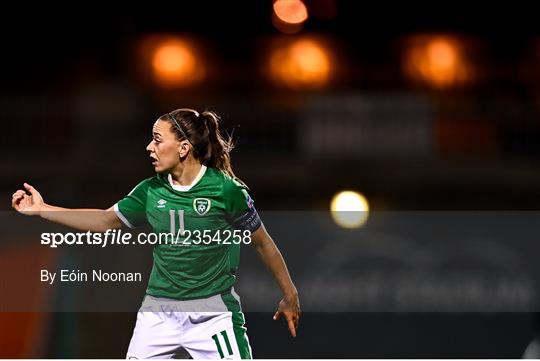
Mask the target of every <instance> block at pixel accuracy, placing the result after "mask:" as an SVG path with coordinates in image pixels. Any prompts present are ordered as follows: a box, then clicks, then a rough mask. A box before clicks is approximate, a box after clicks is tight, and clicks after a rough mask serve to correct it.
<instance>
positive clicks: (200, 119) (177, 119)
mask: <svg viewBox="0 0 540 361" xmlns="http://www.w3.org/2000/svg"><path fill="white" fill-rule="evenodd" d="M159 120H162V121H166V122H169V123H171V129H172V130H173V131H174V133H175V134H176V137H177V138H178V139H179V140H184V139H186V140H187V141H188V142H190V143H191V145H192V146H193V156H194V157H195V158H196V159H198V160H199V161H200V162H201V164H204V165H206V166H208V167H214V168H217V169H219V170H221V171H222V172H224V173H225V174H227V175H229V176H230V177H232V178H236V177H235V175H234V172H233V170H232V166H231V157H230V155H229V153H230V151H231V150H232V149H233V147H234V145H233V141H232V137H230V136H229V137H228V138H225V137H224V136H223V135H222V134H221V131H220V129H219V122H220V118H219V116H218V115H217V114H216V113H214V112H211V111H204V112H202V113H199V112H197V111H196V110H193V109H187V108H185V109H176V110H173V111H172V112H170V113H167V114H164V115H162V116H161V117H160V118H159Z"/></svg>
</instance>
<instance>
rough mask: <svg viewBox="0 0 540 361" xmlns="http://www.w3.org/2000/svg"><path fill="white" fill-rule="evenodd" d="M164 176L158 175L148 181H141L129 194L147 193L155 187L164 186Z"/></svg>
mask: <svg viewBox="0 0 540 361" xmlns="http://www.w3.org/2000/svg"><path fill="white" fill-rule="evenodd" d="M163 182H164V180H163V176H162V175H161V174H156V175H155V176H153V177H148V178H146V179H143V180H142V181H140V182H139V183H138V184H137V185H136V186H135V187H134V188H133V189H132V190H131V192H129V194H131V193H133V192H140V191H146V190H148V189H149V188H154V187H160V186H162V185H163Z"/></svg>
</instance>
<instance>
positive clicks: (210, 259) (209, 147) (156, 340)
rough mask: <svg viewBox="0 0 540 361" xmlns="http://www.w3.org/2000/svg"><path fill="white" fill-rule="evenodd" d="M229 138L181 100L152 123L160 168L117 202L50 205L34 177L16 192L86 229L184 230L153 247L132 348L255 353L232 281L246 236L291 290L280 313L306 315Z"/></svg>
mask: <svg viewBox="0 0 540 361" xmlns="http://www.w3.org/2000/svg"><path fill="white" fill-rule="evenodd" d="M231 148H232V145H231V142H230V140H226V139H224V137H223V136H222V135H221V132H220V130H219V118H218V116H217V115H216V114H215V113H213V112H209V111H205V112H203V113H201V114H199V113H198V112H197V111H195V110H192V109H178V110H175V111H173V112H171V113H168V114H165V115H163V116H161V117H160V118H159V119H158V120H157V121H156V122H155V123H154V126H153V129H152V141H151V142H150V143H149V144H148V146H147V147H146V150H147V151H148V152H149V155H150V158H151V160H152V164H153V166H154V169H155V171H156V173H157V174H156V175H155V176H154V177H152V178H148V179H146V180H144V181H142V182H141V183H139V184H138V185H137V186H136V187H135V188H134V189H133V190H132V191H131V192H130V193H129V194H128V195H127V196H126V197H125V198H123V199H122V200H120V201H119V202H118V203H116V204H115V205H114V206H112V207H111V208H109V209H107V210H97V209H94V210H91V209H66V208H60V207H55V206H51V205H48V204H46V203H45V202H44V201H43V198H42V197H41V195H40V194H39V192H38V191H37V190H36V189H35V188H34V187H32V186H31V185H29V184H27V183H25V184H24V187H25V189H26V191H25V190H18V191H16V192H15V193H14V194H13V199H12V206H13V208H15V209H16V210H17V211H19V212H21V213H23V214H27V215H39V216H41V217H43V218H45V219H48V220H50V221H53V222H56V223H60V224H63V225H66V226H69V227H72V228H76V229H79V230H82V231H88V230H90V231H94V232H104V231H106V230H107V229H116V228H120V227H122V226H123V225H125V226H127V227H130V228H133V227H138V226H142V225H145V224H146V225H150V226H151V227H152V229H153V231H154V232H157V233H161V234H163V233H170V234H174V235H180V236H181V237H180V238H176V242H168V243H165V244H158V245H156V246H155V247H154V251H153V258H154V262H153V267H152V272H151V274H150V279H149V282H148V287H147V290H146V296H145V298H144V300H143V303H142V306H141V308H140V310H139V312H138V315H137V323H136V325H135V329H134V332H133V336H132V339H131V342H130V345H129V348H128V352H127V357H128V358H172V357H175V356H179V355H180V353H184V355H185V352H187V353H189V355H190V356H191V357H193V358H251V357H252V355H251V347H250V346H249V341H248V338H247V335H246V328H245V327H244V316H243V313H242V310H241V307H240V301H239V298H238V296H237V295H236V293H235V292H234V288H233V285H234V282H235V278H236V277H235V274H234V273H235V270H236V268H237V267H238V262H239V247H240V246H239V244H238V243H240V242H239V240H242V243H252V244H253V246H254V247H255V249H256V250H257V251H258V253H259V255H260V257H261V259H262V261H263V262H264V264H265V265H266V266H267V268H268V269H269V270H270V271H271V272H272V274H273V276H274V277H275V279H276V281H277V283H278V285H279V287H280V288H281V290H282V292H283V299H282V300H281V301H280V302H279V306H278V310H277V312H276V313H275V314H274V319H278V318H279V317H280V316H281V315H283V316H284V317H285V319H286V321H287V324H288V328H289V331H290V333H291V335H292V336H293V337H296V330H297V327H298V320H299V317H300V305H299V300H298V293H297V290H296V287H295V286H294V284H293V282H292V281H291V278H290V276H289V272H288V270H287V267H286V265H285V262H284V261H283V258H282V256H281V253H280V252H279V250H278V249H277V247H276V245H275V244H274V242H273V240H272V238H270V236H269V235H268V233H267V232H266V229H265V227H264V225H263V224H262V222H261V220H260V218H259V216H258V214H257V211H256V210H255V208H254V206H253V201H252V199H251V198H250V196H249V195H248V193H247V187H246V186H245V185H244V183H242V182H241V181H239V180H238V179H237V178H236V177H235V176H234V173H233V171H232V168H231V163H230V157H229V151H230V150H231ZM28 193H29V194H28ZM67 211H69V212H67ZM90 211H93V212H90ZM89 214H91V215H92V216H90V217H89V216H88V215H89ZM201 236H202V239H201ZM231 236H232V237H231ZM209 237H210V238H209ZM188 238H189V239H188Z"/></svg>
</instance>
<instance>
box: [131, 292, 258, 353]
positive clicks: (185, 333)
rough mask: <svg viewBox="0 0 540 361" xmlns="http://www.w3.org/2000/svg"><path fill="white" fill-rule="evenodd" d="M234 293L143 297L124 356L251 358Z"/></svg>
mask: <svg viewBox="0 0 540 361" xmlns="http://www.w3.org/2000/svg"><path fill="white" fill-rule="evenodd" d="M244 323H245V319H244V314H243V313H242V309H241V306H240V299H239V297H238V295H237V294H236V293H235V292H234V289H231V291H228V292H225V293H223V294H220V295H215V296H212V297H208V298H203V299H196V300H188V301H179V300H172V299H168V298H160V297H153V296H149V295H147V296H145V298H144V301H143V304H142V306H141V308H140V310H139V312H138V314H137V323H136V325H135V329H134V330H133V336H132V338H131V342H130V343H129V348H128V352H127V355H126V358H128V359H130V358H136V359H147V358H159V359H170V358H187V357H189V356H191V357H192V358H194V359H239V358H248V359H251V358H252V355H251V347H250V345H249V340H248V337H247V334H246V328H245V327H244Z"/></svg>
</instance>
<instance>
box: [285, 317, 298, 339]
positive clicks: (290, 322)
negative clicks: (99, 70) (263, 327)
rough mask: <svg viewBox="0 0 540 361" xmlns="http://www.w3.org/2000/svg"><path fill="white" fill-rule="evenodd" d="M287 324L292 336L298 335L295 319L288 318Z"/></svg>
mask: <svg viewBox="0 0 540 361" xmlns="http://www.w3.org/2000/svg"><path fill="white" fill-rule="evenodd" d="M287 325H288V326H289V332H290V333H291V335H292V337H296V326H295V324H294V321H293V320H292V319H289V320H287Z"/></svg>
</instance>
